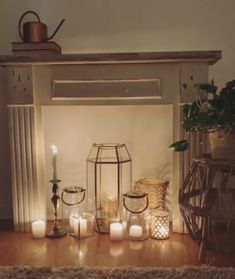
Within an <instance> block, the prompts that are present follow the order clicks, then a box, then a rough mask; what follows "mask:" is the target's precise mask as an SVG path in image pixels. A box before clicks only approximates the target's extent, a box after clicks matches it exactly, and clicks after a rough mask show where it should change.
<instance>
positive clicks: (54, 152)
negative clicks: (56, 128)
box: [51, 145, 58, 181]
mask: <svg viewBox="0 0 235 279" xmlns="http://www.w3.org/2000/svg"><path fill="white" fill-rule="evenodd" d="M51 150H52V154H53V155H52V167H53V180H54V181H56V180H57V170H56V160H57V153H58V149H57V147H56V146H55V145H51Z"/></svg>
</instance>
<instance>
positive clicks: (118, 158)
mask: <svg viewBox="0 0 235 279" xmlns="http://www.w3.org/2000/svg"><path fill="white" fill-rule="evenodd" d="M92 148H97V152H96V156H95V158H90V155H91V152H92ZM92 148H91V151H90V153H89V155H88V158H87V177H86V179H87V187H89V185H88V168H89V163H93V164H94V174H93V175H94V185H95V216H96V218H95V221H96V230H97V232H99V233H109V226H108V227H107V228H106V229H103V228H102V219H103V220H104V219H105V218H99V217H98V216H97V215H98V214H97V212H98V211H100V212H101V209H102V206H101V198H100V200H99V203H100V204H98V195H99V194H98V191H99V190H101V189H98V181H97V174H98V167H100V166H101V165H117V217H116V219H117V220H115V221H116V222H119V221H121V218H120V209H121V206H122V185H121V184H122V180H121V176H122V165H123V164H126V163H129V164H130V171H129V175H130V181H129V188H130V189H131V185H132V160H131V156H130V153H129V151H128V149H127V147H126V145H125V144H116V143H101V144H96V143H94V144H93V145H92ZM105 148H110V149H111V148H113V150H114V154H115V156H114V160H112V161H109V160H106V161H105V160H103V158H101V157H100V156H101V153H102V149H105ZM121 149H123V150H124V151H125V155H126V157H125V158H124V159H123V158H122V156H120V154H119V152H120V150H121ZM100 195H101V194H100ZM106 219H108V218H106Z"/></svg>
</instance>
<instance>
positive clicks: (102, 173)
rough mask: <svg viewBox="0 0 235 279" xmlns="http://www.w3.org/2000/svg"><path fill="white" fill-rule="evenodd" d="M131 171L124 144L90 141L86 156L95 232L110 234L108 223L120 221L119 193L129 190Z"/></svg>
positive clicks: (120, 195) (89, 201) (90, 203)
mask: <svg viewBox="0 0 235 279" xmlns="http://www.w3.org/2000/svg"><path fill="white" fill-rule="evenodd" d="M131 170H132V166H131V158H130V155H129V152H128V150H127V148H126V145H125V144H93V146H92V148H91V151H90V153H89V155H88V158H87V191H88V208H89V211H94V212H95V215H96V230H97V231H98V232H100V233H109V230H110V224H111V223H113V222H117V221H120V209H121V205H122V193H123V192H126V191H128V190H129V189H130V186H131V183H132V181H131V180H132V177H131V175H132V174H131Z"/></svg>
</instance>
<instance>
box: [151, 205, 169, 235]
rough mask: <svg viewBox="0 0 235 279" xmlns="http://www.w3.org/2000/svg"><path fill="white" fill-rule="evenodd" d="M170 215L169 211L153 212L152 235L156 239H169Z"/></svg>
mask: <svg viewBox="0 0 235 279" xmlns="http://www.w3.org/2000/svg"><path fill="white" fill-rule="evenodd" d="M169 222H170V215H169V213H168V212H167V211H162V210H154V211H152V212H151V225H150V235H151V238H154V239H167V238H169Z"/></svg>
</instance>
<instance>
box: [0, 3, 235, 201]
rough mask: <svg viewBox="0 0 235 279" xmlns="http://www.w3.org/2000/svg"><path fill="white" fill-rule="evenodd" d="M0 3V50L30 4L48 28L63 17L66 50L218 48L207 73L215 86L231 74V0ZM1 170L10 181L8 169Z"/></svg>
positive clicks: (5, 49)
mask: <svg viewBox="0 0 235 279" xmlns="http://www.w3.org/2000/svg"><path fill="white" fill-rule="evenodd" d="M0 4H1V10H0V41H1V44H0V53H11V45H10V42H12V41H19V36H18V34H17V24H18V20H19V18H20V16H21V14H22V13H23V12H25V11H26V10H29V9H32V10H34V11H36V12H38V13H39V14H40V17H41V19H42V21H43V22H45V23H46V24H47V25H48V29H49V33H51V32H52V31H53V30H54V28H55V27H56V26H57V24H58V22H59V21H60V20H61V19H62V18H66V21H65V23H64V25H63V26H62V28H61V30H60V31H59V33H58V34H57V35H56V37H55V41H56V42H58V43H59V44H60V45H61V46H62V49H63V52H64V53H86V52H135V51H177V50H178V51H181V50H183V51H186V50H213V49H215V50H216V49H220V50H222V52H223V54H222V55H223V59H222V60H221V61H220V62H218V63H217V64H216V65H215V66H212V67H211V68H210V78H215V81H216V83H217V84H218V85H219V86H222V85H223V84H224V82H226V81H227V80H229V79H233V78H234V66H233V63H234V62H235V56H234V55H233V53H234V48H235V37H234V36H233V35H231V32H230V30H231V29H233V26H235V17H234V8H235V1H234V0H225V1H220V0H204V1H198V0H178V1H172V0H147V1H146V0H118V1H117V0H116V1H115V0H50V1H48V0H41V1H38V0H20V1H17V0H1V1H0ZM30 19H32V18H30V17H29V18H27V19H26V20H27V21H28V20H30ZM1 141H2V139H1ZM3 161H4V160H3ZM0 175H1V176H2V177H3V178H2V181H8V178H7V171H6V172H5V171H2V173H1V174H0ZM4 177H5V178H4ZM3 184H4V183H2V182H1V185H0V196H2V195H3V194H4V195H7V196H8V198H7V199H6V201H7V202H6V203H8V202H9V200H10V198H9V192H8V191H7V192H5V188H6V187H7V185H3Z"/></svg>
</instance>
